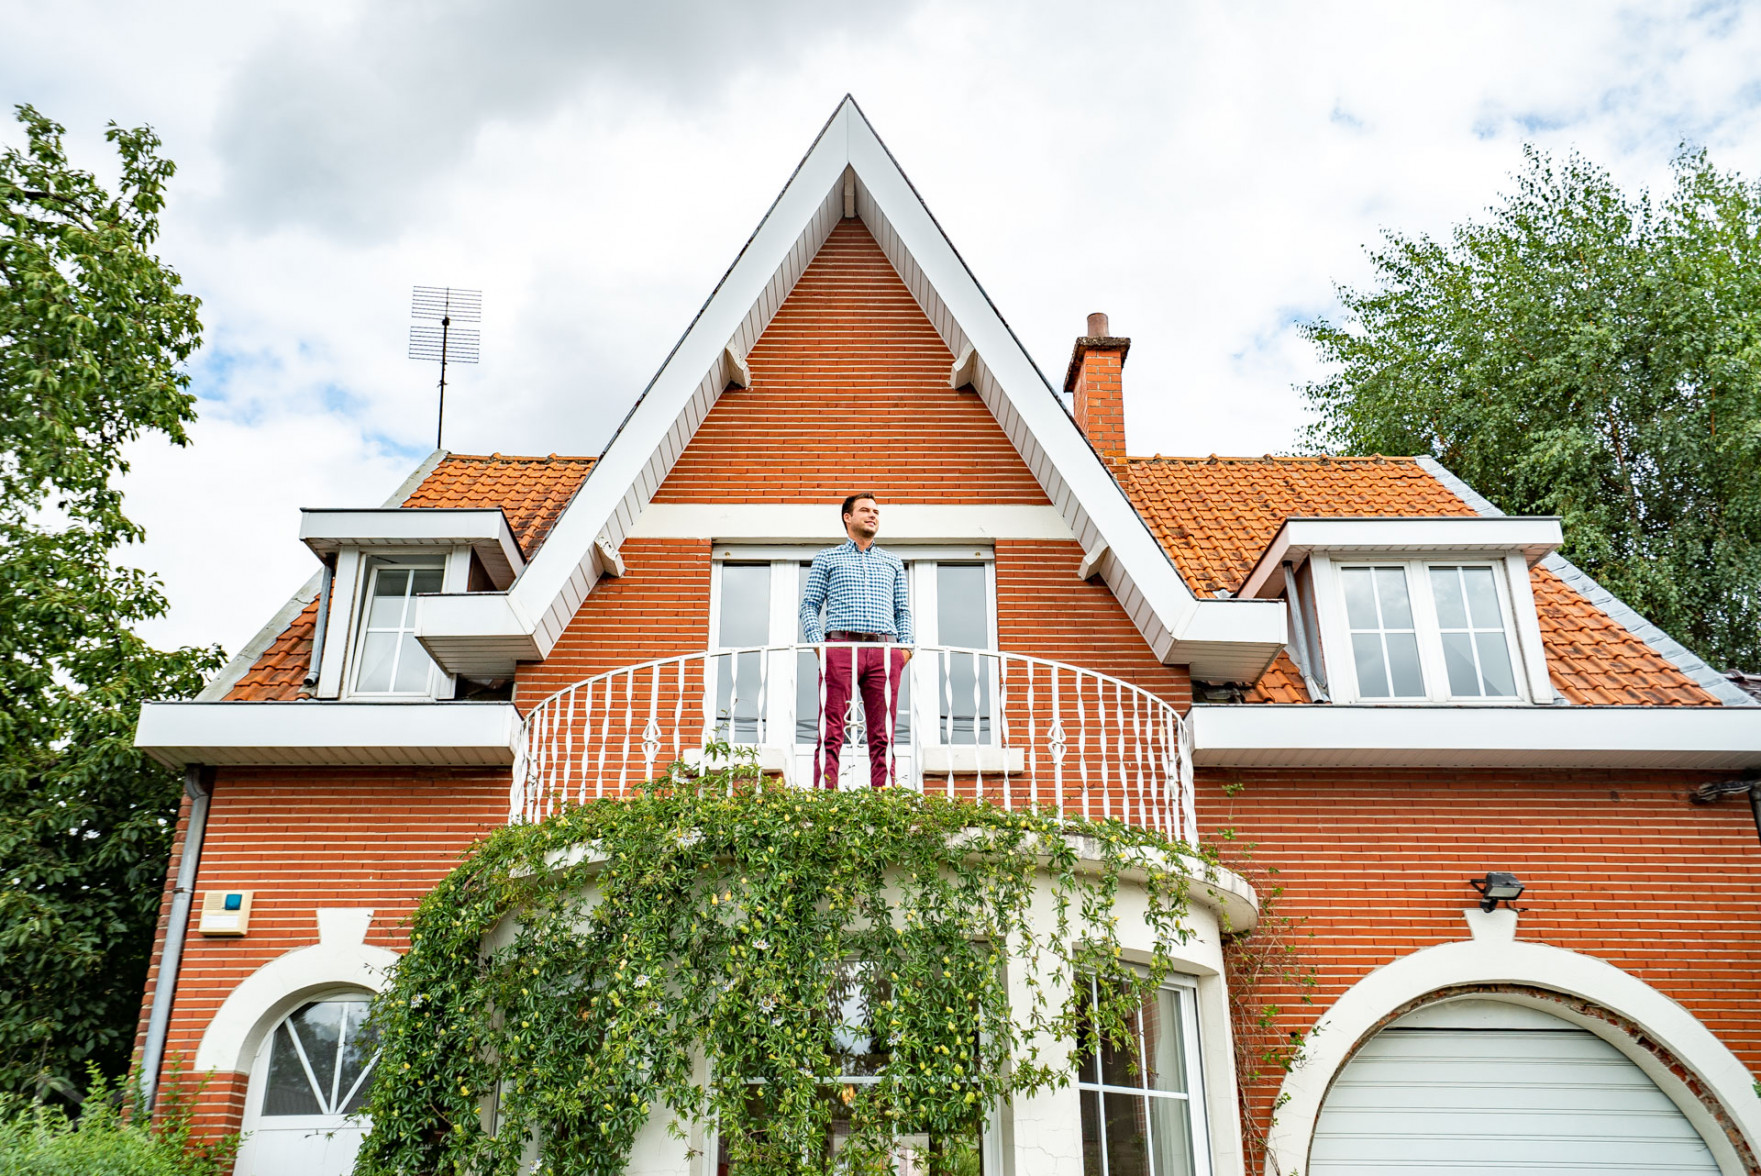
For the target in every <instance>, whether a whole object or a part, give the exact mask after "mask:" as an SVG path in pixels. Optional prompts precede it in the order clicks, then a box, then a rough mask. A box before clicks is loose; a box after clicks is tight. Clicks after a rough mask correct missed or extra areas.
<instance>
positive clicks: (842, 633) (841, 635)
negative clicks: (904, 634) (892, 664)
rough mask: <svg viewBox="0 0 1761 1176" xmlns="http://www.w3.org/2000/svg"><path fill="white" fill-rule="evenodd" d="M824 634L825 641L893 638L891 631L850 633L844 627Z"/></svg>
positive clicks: (887, 639) (888, 639) (886, 639)
mask: <svg viewBox="0 0 1761 1176" xmlns="http://www.w3.org/2000/svg"><path fill="white" fill-rule="evenodd" d="M825 636H826V640H827V641H891V640H892V639H893V635H892V634H891V633H852V632H850V631H848V630H846V629H839V630H838V631H837V632H835V633H827V634H826V635H825Z"/></svg>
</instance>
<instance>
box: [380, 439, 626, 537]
mask: <svg viewBox="0 0 1761 1176" xmlns="http://www.w3.org/2000/svg"><path fill="white" fill-rule="evenodd" d="M593 460H594V459H593V458H591V457H558V456H557V455H556V454H554V453H553V454H551V455H550V456H549V457H504V456H502V455H501V454H499V453H492V454H490V455H489V456H488V457H471V456H467V455H465V454H459V453H451V454H448V455H447V456H446V457H445V459H443V460H442V461H441V463H440V464H439V465H437V466H435V467H434V471H433V472H432V473H430V474H429V475H428V476H427V477H426V478H424V479H422V484H421V485H420V486H417V487H416V489H415V492H414V493H412V494H411V495H410V496H409V497H408V498H406V499H404V505H405V506H450V507H461V506H464V507H486V506H499V507H501V509H502V513H504V514H506V515H507V517H508V526H509V527H511V528H513V532H514V538H516V539H518V540H519V541H520V550H521V551H523V552H525V554H526V558H527V559H531V558H532V556H533V555H534V554H535V553H536V552H537V551H538V547H539V545H540V544H542V543H543V542H544V539H545V536H547V535H549V534H550V528H551V527H552V526H554V525H555V524H556V520H557V516H558V515H560V514H562V512H563V507H565V506H567V505H568V504H569V499H571V498H573V497H574V496H575V491H576V490H579V489H580V488H581V483H582V482H584V481H586V480H587V473H588V471H589V470H591V469H592V468H593Z"/></svg>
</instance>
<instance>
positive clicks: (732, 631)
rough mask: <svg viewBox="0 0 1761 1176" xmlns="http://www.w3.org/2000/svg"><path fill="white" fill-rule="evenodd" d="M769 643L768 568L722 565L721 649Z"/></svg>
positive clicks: (768, 566)
mask: <svg viewBox="0 0 1761 1176" xmlns="http://www.w3.org/2000/svg"><path fill="white" fill-rule="evenodd" d="M769 642H770V565H769V564H724V565H722V599H721V646H722V648H723V649H730V648H738V647H740V646H744V645H766V644H769Z"/></svg>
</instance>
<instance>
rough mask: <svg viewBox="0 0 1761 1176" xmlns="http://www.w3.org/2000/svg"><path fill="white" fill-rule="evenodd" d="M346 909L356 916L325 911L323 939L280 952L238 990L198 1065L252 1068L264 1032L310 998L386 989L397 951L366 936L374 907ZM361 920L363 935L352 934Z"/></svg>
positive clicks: (217, 1019)
mask: <svg viewBox="0 0 1761 1176" xmlns="http://www.w3.org/2000/svg"><path fill="white" fill-rule="evenodd" d="M346 914H347V915H349V916H356V917H354V918H347V919H346V920H345V919H343V918H340V917H336V918H333V919H331V920H326V919H325V916H326V915H333V916H343V915H344V912H341V911H338V912H331V911H320V912H319V926H320V928H321V931H320V935H321V938H320V940H319V942H317V943H315V944H313V945H312V946H311V947H302V948H297V949H295V950H294V951H290V952H288V953H287V954H286V955H282V956H277V957H276V958H275V959H272V960H270V961H269V962H268V963H266V964H264V965H263V966H262V967H261V968H258V969H257V970H256V971H255V972H252V973H251V974H250V975H249V976H247V977H245V979H244V981H243V983H241V984H240V985H239V986H238V987H237V988H235V989H233V990H232V995H230V996H228V997H227V998H226V1000H225V1002H224V1003H222V1004H221V1006H220V1009H219V1011H218V1012H216V1013H215V1014H214V1019H213V1020H212V1021H210V1022H208V1029H207V1032H205V1033H203V1034H202V1044H201V1045H200V1046H198V1047H197V1049H196V1066H195V1068H196V1069H197V1070H198V1071H200V1072H204V1073H205V1072H208V1071H211V1070H232V1071H236V1072H238V1073H241V1074H244V1073H249V1072H250V1069H251V1063H252V1062H253V1061H254V1060H255V1059H256V1056H257V1047H258V1046H259V1045H261V1044H262V1041H263V1036H264V1035H265V1034H266V1033H268V1032H269V1031H270V1030H271V1029H273V1028H274V1027H275V1026H276V1025H278V1024H280V1022H281V1019H282V1018H283V1017H285V1016H287V1014H289V1013H291V1012H292V1011H293V1010H294V1009H296V1008H298V1007H299V1006H300V1005H302V1004H304V1003H305V1002H306V1001H308V1000H311V999H313V998H315V997H317V996H322V995H329V994H331V993H334V992H337V991H338V990H348V989H356V990H360V989H365V990H366V991H368V992H374V993H377V992H379V991H381V990H382V989H384V987H385V980H386V973H387V972H388V971H389V970H390V968H391V966H392V965H393V964H394V963H396V962H397V958H398V956H397V953H396V952H394V951H388V950H386V949H385V948H383V947H373V946H371V945H370V944H366V943H363V942H361V938H362V937H364V935H365V932H366V930H367V919H366V918H359V916H361V915H365V916H367V917H368V918H370V917H371V915H372V912H370V911H360V912H355V911H350V912H346ZM356 923H358V925H359V928H360V934H359V935H357V934H352V932H354V930H355V928H354V926H353V924H356ZM331 924H347V925H346V926H341V927H338V928H337V929H338V930H339V931H340V932H341V933H339V934H325V932H328V931H330V930H331Z"/></svg>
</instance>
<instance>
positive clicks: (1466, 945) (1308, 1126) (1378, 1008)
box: [1266, 910, 1761, 1176]
mask: <svg viewBox="0 0 1761 1176" xmlns="http://www.w3.org/2000/svg"><path fill="white" fill-rule="evenodd" d="M1465 913H1466V915H1467V918H1468V923H1469V926H1470V927H1472V929H1473V931H1474V938H1472V939H1470V940H1459V941H1457V942H1454V943H1444V944H1439V945H1438V946H1436V947H1427V948H1425V949H1423V950H1421V951H1416V952H1414V953H1412V954H1411V955H1408V956H1402V957H1401V958H1400V959H1397V960H1395V961H1394V962H1393V963H1390V964H1387V965H1385V966H1384V967H1381V968H1378V969H1377V970H1376V971H1374V972H1371V973H1370V974H1369V975H1368V976H1365V977H1364V978H1363V979H1362V980H1360V981H1358V982H1357V983H1356V984H1354V985H1353V986H1352V987H1351V988H1350V989H1348V990H1347V991H1346V992H1345V994H1344V995H1343V996H1341V997H1340V998H1339V999H1338V1000H1337V1001H1336V1002H1334V1004H1333V1007H1332V1008H1330V1009H1328V1010H1327V1013H1326V1015H1325V1016H1323V1017H1322V1018H1321V1019H1320V1021H1319V1022H1317V1023H1316V1025H1315V1028H1314V1030H1313V1031H1312V1032H1311V1033H1310V1034H1309V1037H1308V1042H1307V1046H1306V1047H1305V1049H1304V1052H1303V1058H1302V1061H1301V1063H1300V1064H1299V1065H1298V1066H1297V1068H1296V1069H1294V1070H1292V1071H1291V1072H1290V1074H1289V1075H1288V1076H1286V1078H1285V1079H1284V1085H1283V1087H1282V1088H1281V1089H1280V1091H1279V1099H1278V1110H1277V1114H1276V1117H1275V1119H1274V1120H1273V1124H1272V1129H1271V1131H1270V1133H1269V1136H1268V1140H1267V1143H1268V1145H1269V1148H1268V1153H1267V1159H1266V1171H1267V1172H1268V1173H1275V1174H1276V1176H1289V1174H1290V1173H1301V1172H1303V1171H1304V1170H1305V1169H1306V1167H1307V1164H1308V1150H1309V1142H1310V1140H1311V1139H1312V1138H1313V1137H1314V1131H1315V1122H1316V1120H1317V1119H1318V1118H1319V1116H1320V1113H1321V1102H1322V1100H1323V1099H1324V1098H1325V1097H1326V1094H1327V1088H1328V1087H1329V1086H1330V1085H1331V1084H1332V1082H1333V1078H1334V1076H1335V1075H1337V1074H1338V1072H1339V1071H1340V1069H1341V1068H1342V1067H1343V1066H1344V1064H1345V1062H1346V1061H1347V1060H1348V1058H1349V1057H1350V1055H1351V1054H1352V1052H1353V1051H1354V1050H1355V1049H1356V1048H1357V1046H1358V1044H1359V1043H1360V1042H1362V1041H1363V1040H1364V1039H1365V1038H1366V1037H1367V1036H1368V1035H1369V1034H1370V1033H1372V1032H1373V1031H1374V1030H1376V1029H1378V1028H1380V1027H1381V1024H1382V1022H1383V1021H1385V1020H1386V1019H1387V1018H1388V1016H1389V1014H1391V1013H1392V1012H1394V1011H1395V1010H1396V1009H1399V1008H1402V1007H1403V1006H1405V1005H1408V1004H1411V1003H1412V1002H1413V1001H1416V1000H1419V999H1420V998H1421V997H1423V996H1425V995H1426V994H1428V993H1432V992H1436V991H1438V990H1440V989H1446V988H1453V987H1457V986H1460V985H1479V984H1512V985H1522V986H1525V987H1529V988H1539V989H1545V990H1548V991H1552V992H1558V993H1561V994H1563V995H1566V996H1573V997H1578V998H1580V999H1582V1000H1584V1001H1587V1002H1589V1003H1591V1004H1595V1005H1599V1006H1601V1007H1602V1008H1605V1009H1607V1010H1609V1011H1610V1012H1613V1013H1616V1014H1618V1015H1619V1016H1621V1017H1623V1018H1625V1019H1627V1020H1629V1021H1631V1022H1632V1023H1633V1024H1635V1025H1636V1026H1638V1027H1639V1029H1640V1030H1641V1031H1642V1032H1643V1033H1644V1034H1645V1035H1646V1036H1648V1037H1649V1038H1651V1039H1652V1040H1653V1041H1655V1042H1656V1043H1657V1044H1659V1045H1661V1046H1662V1047H1663V1048H1664V1049H1665V1050H1667V1051H1668V1052H1669V1053H1670V1054H1672V1055H1673V1056H1674V1057H1675V1059H1676V1060H1677V1061H1679V1062H1680V1063H1681V1064H1682V1065H1683V1066H1685V1067H1686V1068H1687V1069H1688V1070H1689V1071H1691V1072H1692V1073H1693V1075H1694V1076H1695V1077H1696V1078H1697V1079H1698V1081H1699V1083H1700V1085H1701V1086H1702V1088H1703V1089H1705V1090H1706V1091H1708V1092H1709V1093H1711V1094H1712V1096H1713V1097H1714V1098H1716V1099H1717V1100H1718V1102H1719V1103H1720V1104H1721V1106H1722V1107H1723V1109H1724V1111H1725V1113H1726V1114H1727V1115H1728V1116H1729V1118H1730V1122H1731V1123H1732V1124H1734V1125H1735V1127H1736V1129H1737V1130H1738V1131H1740V1132H1741V1133H1742V1136H1743V1138H1744V1140H1745V1141H1746V1142H1747V1144H1748V1147H1749V1150H1750V1151H1751V1152H1761V1097H1757V1096H1756V1093H1755V1088H1754V1081H1755V1079H1754V1078H1753V1076H1751V1075H1750V1074H1749V1072H1748V1070H1747V1069H1745V1068H1744V1066H1743V1064H1742V1063H1741V1062H1740V1061H1738V1060H1737V1058H1736V1055H1735V1054H1733V1053H1731V1052H1730V1050H1729V1049H1728V1048H1727V1047H1726V1046H1725V1044H1724V1043H1723V1042H1721V1041H1719V1040H1718V1038H1717V1037H1715V1036H1713V1034H1712V1031H1711V1030H1709V1029H1707V1028H1706V1026H1705V1025H1704V1024H1702V1023H1701V1022H1700V1020H1699V1018H1697V1017H1695V1016H1694V1015H1693V1014H1692V1013H1690V1012H1688V1010H1687V1009H1685V1008H1683V1007H1682V1006H1681V1005H1679V1004H1677V1003H1676V1002H1675V1001H1674V1000H1672V999H1670V998H1669V997H1668V996H1665V995H1664V994H1663V993H1661V992H1659V991H1658V990H1657V989H1655V988H1653V987H1651V986H1650V985H1649V984H1646V983H1645V982H1644V981H1643V980H1640V979H1639V978H1638V977H1636V976H1633V975H1631V974H1629V973H1627V972H1623V971H1621V970H1620V969H1619V968H1617V967H1615V966H1614V965H1613V964H1610V963H1608V962H1607V961H1605V960H1600V959H1597V958H1596V957H1594V956H1589V955H1583V954H1581V953H1579V952H1575V951H1567V950H1565V949H1564V948H1559V947H1549V946H1547V945H1546V944H1542V943H1522V942H1518V941H1517V940H1516V938H1515V933H1516V915H1515V913H1514V912H1510V911H1497V912H1495V913H1493V914H1490V915H1487V914H1482V913H1481V912H1480V911H1477V910H1469V911H1467V912H1465ZM1475 995H1476V996H1481V997H1486V998H1490V999H1509V1000H1511V1001H1513V1002H1515V1003H1519V1004H1530V1005H1533V1006H1534V1007H1537V1008H1542V1009H1545V1010H1546V1011H1547V1012H1549V1013H1551V1014H1553V1015H1554V1016H1556V1017H1560V1018H1561V1019H1563V1020H1566V1021H1570V1022H1572V1023H1574V1024H1577V1025H1581V1026H1583V1027H1584V1028H1586V1029H1589V1030H1591V1031H1592V1032H1594V1033H1596V1034H1597V1035H1598V1036H1600V1037H1602V1038H1604V1039H1606V1040H1607V1041H1608V1042H1610V1043H1611V1044H1612V1045H1614V1046H1615V1047H1616V1048H1617V1049H1619V1050H1620V1051H1621V1052H1622V1053H1624V1054H1626V1055H1627V1056H1628V1057H1629V1058H1631V1059H1632V1060H1633V1062H1634V1063H1636V1064H1637V1065H1638V1066H1639V1068H1640V1069H1641V1070H1643V1071H1644V1072H1645V1073H1646V1074H1647V1075H1648V1076H1649V1077H1650V1078H1651V1080H1652V1081H1654V1082H1656V1083H1657V1085H1658V1087H1659V1088H1660V1089H1661V1090H1662V1091H1663V1092H1664V1094H1666V1095H1668V1096H1669V1098H1670V1099H1671V1100H1672V1101H1673V1102H1675V1104H1676V1105H1677V1106H1678V1107H1680V1108H1681V1110H1682V1113H1683V1114H1685V1115H1686V1116H1687V1118H1688V1121H1689V1122H1691V1123H1692V1124H1693V1125H1694V1128H1695V1129H1696V1130H1697V1131H1699V1133H1700V1135H1701V1137H1702V1138H1703V1139H1705V1141H1706V1146H1707V1147H1708V1148H1710V1149H1711V1151H1712V1155H1713V1158H1714V1159H1715V1160H1716V1161H1717V1162H1718V1166H1719V1169H1720V1171H1722V1172H1725V1173H1728V1174H1730V1176H1742V1174H1743V1173H1744V1172H1745V1171H1746V1170H1747V1169H1746V1168H1745V1166H1744V1164H1743V1161H1742V1159H1741V1157H1740V1156H1739V1154H1738V1152H1737V1149H1736V1148H1735V1147H1734V1146H1732V1144H1731V1142H1730V1140H1729V1139H1728V1137H1727V1136H1726V1135H1725V1128H1724V1126H1723V1125H1722V1124H1720V1123H1719V1122H1718V1120H1717V1119H1716V1118H1715V1117H1714V1116H1713V1115H1712V1113H1711V1112H1710V1111H1708V1110H1707V1109H1706V1107H1705V1106H1704V1104H1702V1103H1701V1102H1700V1100H1699V1099H1698V1098H1697V1097H1695V1096H1694V1094H1693V1093H1692V1092H1691V1091H1690V1090H1689V1089H1688V1087H1687V1085H1686V1084H1685V1083H1684V1082H1683V1081H1682V1080H1681V1078H1679V1077H1678V1076H1676V1075H1675V1074H1672V1073H1670V1071H1669V1069H1668V1068H1667V1067H1666V1066H1665V1065H1664V1064H1662V1063H1661V1062H1660V1061H1659V1059H1658V1058H1657V1056H1656V1055H1654V1054H1652V1053H1650V1052H1649V1051H1647V1050H1644V1049H1641V1048H1638V1047H1636V1046H1635V1045H1634V1043H1633V1041H1632V1039H1631V1038H1629V1037H1627V1036H1626V1035H1625V1034H1624V1033H1621V1032H1620V1031H1619V1030H1618V1029H1617V1028H1616V1027H1615V1026H1613V1025H1610V1024H1609V1023H1607V1022H1606V1021H1601V1020H1599V1019H1597V1018H1594V1017H1584V1016H1581V1015H1578V1014H1576V1013H1574V1012H1572V1011H1571V1010H1570V1009H1569V1008H1567V1007H1566V1006H1564V1005H1559V1004H1553V1003H1548V1002H1544V1001H1540V1000H1533V999H1524V998H1522V997H1521V996H1520V995H1518V994H1515V993H1512V994H1509V995H1508V996H1504V995H1501V994H1497V993H1476V994H1475Z"/></svg>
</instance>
